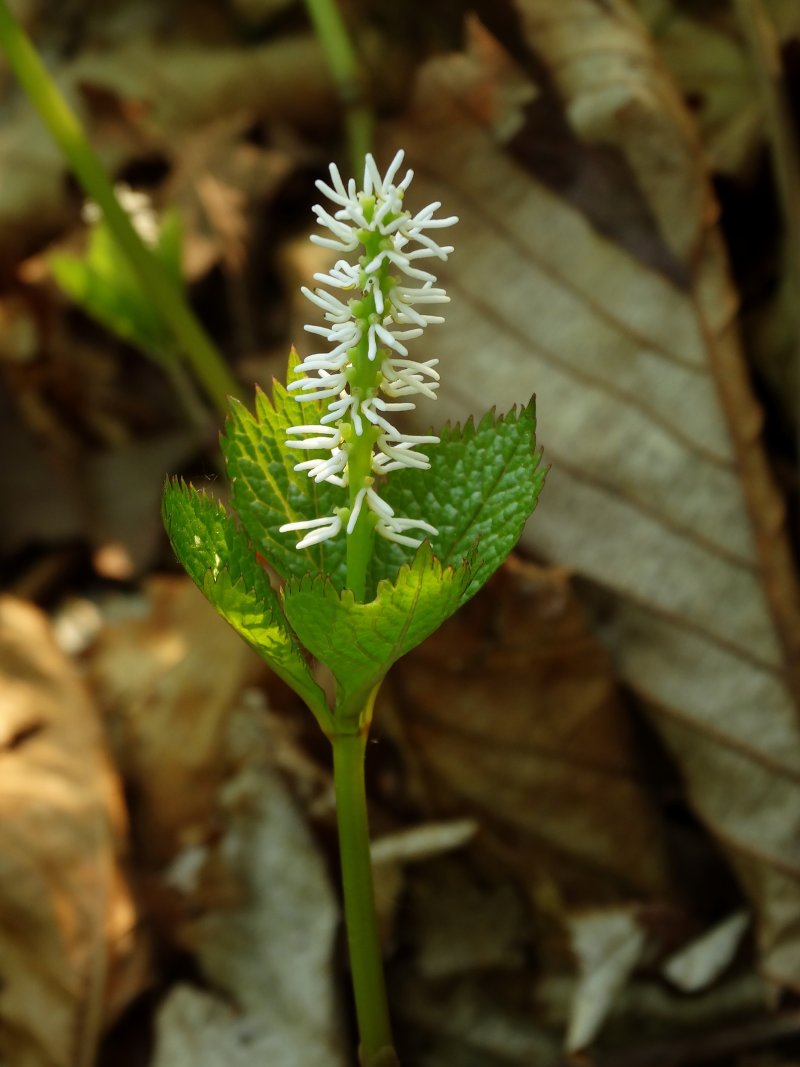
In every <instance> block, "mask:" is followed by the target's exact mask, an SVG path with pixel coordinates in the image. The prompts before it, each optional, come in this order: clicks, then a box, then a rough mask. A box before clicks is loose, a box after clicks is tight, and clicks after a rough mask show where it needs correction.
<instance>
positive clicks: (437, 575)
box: [282, 544, 470, 724]
mask: <svg viewBox="0 0 800 1067" xmlns="http://www.w3.org/2000/svg"><path fill="white" fill-rule="evenodd" d="M469 580H470V570H469V567H468V566H458V567H443V566H442V564H441V563H440V562H439V560H437V559H435V558H434V556H433V554H432V553H431V550H430V547H429V546H428V545H427V544H423V545H422V547H421V548H419V549H418V550H417V554H416V556H415V557H414V559H413V561H412V562H411V563H410V564H405V565H404V566H403V567H402V568H401V569H400V571H399V573H398V574H397V576H396V578H395V581H394V582H389V581H382V582H381V583H380V585H379V586H378V590H377V596H376V597H375V599H374V600H373V601H371V602H370V603H368V604H361V603H358V602H356V600H355V598H354V597H353V594H352V593H351V592H350V590H349V589H346V590H344V591H343V592H339V591H337V590H336V589H335V588H334V587H333V585H332V584H331V583H330V582H329V581H326V580H324V579H322V578H319V577H312V576H308V577H306V578H304V579H302V580H299V581H298V580H297V579H293V580H292V581H290V582H288V583H287V585H286V586H285V587H284V589H283V591H282V596H283V605H284V611H285V612H286V617H287V619H288V620H289V623H290V624H291V626H292V629H293V630H294V631H295V633H296V634H297V635H298V637H299V638H300V640H301V641H302V642H303V644H304V645H305V646H306V648H308V649H309V651H310V652H311V653H312V654H313V655H314V656H316V657H317V659H319V660H321V661H322V662H323V663H324V664H326V666H327V667H328V668H329V669H330V670H331V672H332V673H333V675H334V677H335V678H336V685H337V701H336V712H335V714H336V719H337V724H341V723H342V722H345V723H348V724H354V723H357V722H358V719H359V717H360V716H361V715H362V713H363V712H364V709H365V708H367V707H368V705H369V700H370V694H371V693H372V691H373V690H374V689H375V687H376V686H377V685H378V684H379V683H380V681H381V680H382V679H383V677H384V675H385V674H386V672H387V671H388V670H389V668H390V667H391V665H392V664H393V663H394V662H395V661H396V660H398V659H399V658H400V656H402V655H404V654H405V653H406V652H408V651H409V650H410V649H412V648H414V647H415V645H418V644H419V643H420V642H421V641H423V640H424V639H425V638H426V637H427V636H428V635H429V634H431V633H433V631H434V630H436V629H437V628H438V627H439V626H441V624H442V623H443V622H444V620H445V619H446V618H448V617H449V616H450V615H452V614H453V612H454V611H456V609H457V608H458V607H459V605H460V603H461V601H462V598H463V593H464V588H465V586H466V585H467V584H468V582H469Z"/></svg>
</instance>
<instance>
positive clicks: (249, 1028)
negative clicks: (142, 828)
mask: <svg viewBox="0 0 800 1067" xmlns="http://www.w3.org/2000/svg"><path fill="white" fill-rule="evenodd" d="M221 799H222V804H221V812H220V814H221V820H222V824H223V826H224V830H223V833H222V836H221V839H220V840H219V841H218V842H217V843H216V844H215V845H213V846H212V847H211V848H210V849H209V853H208V858H207V862H206V871H209V870H212V869H215V868H216V875H215V877H216V878H217V879H220V878H224V879H226V880H229V881H230V883H231V885H232V887H236V889H237V891H236V895H235V896H234V897H233V898H232V899H231V901H230V903H229V904H228V905H227V906H225V905H223V906H217V907H213V906H212V907H209V906H208V905H207V904H206V906H205V908H204V909H203V912H202V914H201V915H199V917H197V918H196V919H190V920H189V921H186V922H184V924H183V927H182V929H181V931H180V936H181V939H182V942H183V945H184V947H185V948H186V949H188V950H189V951H191V952H192V954H193V955H194V956H195V958H196V960H197V963H198V965H199V967H200V970H201V971H202V973H203V974H204V976H205V977H206V979H207V980H208V982H209V984H210V985H211V986H212V988H214V989H221V990H223V991H224V992H225V994H226V995H227V997H228V998H229V1000H230V1001H232V1003H233V1004H234V1005H235V1006H236V1012H235V1013H233V1012H231V1009H230V1005H223V1004H221V1003H220V1002H217V1004H216V1008H215V1010H212V1011H211V1013H210V1014H211V1018H210V1019H209V1020H208V1021H207V1022H206V1024H205V1025H204V1027H203V1028H201V1029H200V1030H199V1031H198V1030H196V1029H195V1027H194V1026H192V1027H188V1028H185V1027H177V1026H176V1025H175V1019H174V1012H175V1010H176V1005H175V998H178V999H180V1000H181V1003H183V1005H184V1009H186V1008H187V1007H191V1004H190V1003H188V1002H187V997H188V996H189V994H188V993H186V992H185V991H180V990H178V991H175V992H174V993H173V994H172V996H171V999H170V1001H169V1002H168V1005H167V1007H166V1008H165V1012H171V1013H172V1021H171V1023H170V1016H165V1014H164V1013H163V1012H162V1015H161V1019H160V1029H161V1035H160V1039H159V1042H158V1046H157V1051H156V1059H155V1065H156V1067H158V1065H162V1067H172V1065H173V1064H174V1063H180V1062H181V1061H183V1060H186V1062H192V1063H194V1062H198V1061H195V1060H192V1059H191V1054H192V1053H193V1052H194V1053H195V1054H196V1052H197V1047H198V1044H199V1043H202V1044H206V1043H207V1044H208V1048H206V1049H205V1051H204V1052H203V1053H202V1057H201V1059H200V1060H199V1062H200V1063H208V1064H209V1065H211V1064H219V1063H223V1062H224V1063H226V1064H227V1063H228V1062H233V1063H239V1062H241V1063H242V1064H244V1063H245V1062H247V1063H253V1062H263V1063H270V1064H276V1065H277V1064H286V1065H287V1067H288V1065H289V1064H291V1063H297V1062H300V1063H303V1064H304V1065H305V1064H308V1065H309V1067H311V1065H317V1064H318V1065H319V1067H327V1065H328V1064H330V1065H335V1064H344V1062H345V1059H344V1046H343V1040H342V1034H341V1029H340V1021H339V1020H340V1012H339V1006H338V998H337V996H336V986H335V975H334V970H333V960H334V949H335V944H336V937H337V934H338V929H339V909H338V904H337V902H336V899H335V896H334V893H333V889H332V887H331V884H330V881H329V879H328V875H327V872H326V870H325V864H324V861H323V859H322V856H321V855H320V852H319V849H318V846H317V844H316V843H315V841H314V840H313V838H312V836H311V834H310V831H309V829H308V825H307V823H306V822H305V819H304V817H303V816H302V815H301V814H300V812H299V811H298V810H297V808H296V807H295V805H294V803H293V802H292V800H291V798H290V797H289V794H288V792H287V790H286V787H285V786H284V785H283V784H282V783H281V781H280V779H279V778H278V777H277V776H276V775H275V773H274V772H272V771H270V769H269V766H268V764H264V763H261V765H258V763H256V762H254V764H253V765H252V766H250V767H248V768H245V769H243V770H242V771H240V772H239V773H238V774H237V775H235V776H233V777H232V778H231V780H230V781H228V782H227V783H226V785H225V787H224V790H223V795H222V798H221ZM188 899H189V900H190V901H192V902H193V903H192V907H191V908H190V909H189V910H190V911H192V912H196V911H197V910H198V904H199V906H200V907H201V908H202V892H201V893H193V894H190V895H189V897H188ZM196 999H197V1000H198V1002H200V998H196ZM200 1003H201V1002H200ZM208 1031H210V1033H208ZM204 1033H205V1034H206V1036H207V1037H208V1038H209V1040H208V1042H205V1041H203V1040H202V1039H203V1034H204ZM215 1034H216V1035H217V1037H216V1038H215V1037H214V1035H215ZM243 1034H245V1035H246V1036H244V1037H243ZM237 1042H238V1046H239V1051H238V1058H237V1056H234V1058H233V1059H232V1060H229V1059H227V1058H226V1057H222V1058H219V1057H220V1056H222V1052H221V1047H222V1044H224V1045H226V1046H229V1047H230V1048H231V1055H233V1054H234V1048H235V1044H236V1043H237ZM220 1043H221V1044H220ZM218 1045H219V1046H220V1047H217V1046H218ZM214 1051H216V1052H217V1053H218V1057H217V1058H216V1059H215V1058H214V1057H213V1055H212V1053H213V1052H214ZM187 1056H188V1057H189V1058H188V1059H187Z"/></svg>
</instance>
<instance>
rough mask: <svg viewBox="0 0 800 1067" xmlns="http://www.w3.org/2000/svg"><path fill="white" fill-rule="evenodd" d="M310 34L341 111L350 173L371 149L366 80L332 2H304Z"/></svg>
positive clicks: (361, 164) (356, 170) (357, 167)
mask: <svg viewBox="0 0 800 1067" xmlns="http://www.w3.org/2000/svg"><path fill="white" fill-rule="evenodd" d="M306 8H307V10H308V14H309V17H310V19H311V22H312V24H313V26H314V31H315V33H316V35H317V39H318V40H319V43H320V46H321V47H322V51H323V53H324V55H325V59H326V61H327V64H328V67H329V69H330V72H331V75H332V76H333V80H334V83H335V84H336V90H337V92H338V94H339V100H340V102H341V105H342V109H343V111H344V122H345V131H346V134H347V147H348V151H349V154H350V164H351V167H352V172H353V174H358V173H360V171H361V170H362V169H363V167H364V156H365V155H366V154H367V152H369V151H370V150H371V148H372V112H371V110H370V107H369V104H368V101H367V91H366V78H365V75H364V71H363V67H362V65H361V62H360V61H359V58H358V54H357V53H356V50H355V48H354V47H353V42H352V41H351V40H350V36H349V34H348V32H347V27H346V25H345V22H344V19H343V18H342V15H341V12H340V11H339V7H338V4H337V2H336V0H306Z"/></svg>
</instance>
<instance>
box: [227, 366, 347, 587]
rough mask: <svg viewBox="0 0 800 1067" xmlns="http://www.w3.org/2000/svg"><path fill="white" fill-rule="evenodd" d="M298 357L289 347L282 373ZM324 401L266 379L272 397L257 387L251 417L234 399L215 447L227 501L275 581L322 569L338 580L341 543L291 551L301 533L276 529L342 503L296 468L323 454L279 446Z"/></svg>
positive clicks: (315, 418)
mask: <svg viewBox="0 0 800 1067" xmlns="http://www.w3.org/2000/svg"><path fill="white" fill-rule="evenodd" d="M297 363H298V358H297V354H296V353H295V352H294V350H293V351H292V354H291V356H290V359H289V369H288V372H287V379H288V382H291V381H293V380H294V377H295V373H294V368H295V367H296V366H297ZM325 410H326V409H325V407H324V405H323V404H319V403H315V402H311V401H308V402H306V403H303V404H300V403H299V402H298V401H297V400H295V398H294V395H293V394H292V393H290V392H289V391H288V389H287V388H286V387H285V386H283V385H281V383H280V382H277V381H276V382H273V388H272V400H271V401H270V399H269V397H267V396H266V394H265V393H263V392H262V391H261V390H260V389H259V390H257V392H256V413H255V415H252V414H251V413H250V412H249V411H248V410H247V408H246V407H245V406H244V405H243V404H241V403H239V402H238V401H236V400H232V401H231V411H230V416H229V418H228V422H227V424H226V427H225V434H224V436H223V437H222V439H221V446H222V451H223V453H224V455H225V459H226V462H227V466H228V475H229V477H230V481H231V499H232V502H233V506H234V508H235V509H236V512H237V514H238V515H239V518H240V519H241V522H242V525H243V526H244V528H245V530H246V531H247V534H248V536H249V538H250V540H251V541H252V542H253V544H254V545H255V546H256V547H257V548H258V550H259V552H261V553H262V554H263V556H264V558H265V559H267V560H269V563H270V565H271V566H272V567H274V568H275V570H276V571H277V572H278V574H280V575H281V577H282V578H290V577H293V576H294V577H298V578H300V577H302V576H303V575H305V574H308V573H312V574H323V575H327V576H329V577H330V579H331V581H332V582H333V584H334V586H335V587H336V588H337V589H341V588H343V587H344V584H345V574H346V543H345V538H344V537H338V538H334V539H332V540H330V541H325V542H323V543H322V544H319V545H314V546H312V547H311V548H307V549H304V550H302V551H298V550H297V549H296V548H295V545H296V544H297V542H298V541H299V540H300V539H301V538H302V533H297V532H295V533H281V532H280V530H279V527H280V526H282V525H283V524H284V523H286V522H299V521H302V520H304V519H313V518H316V517H318V516H322V515H332V514H333V512H334V509H335V508H337V507H345V506H346V505H347V502H348V497H347V492H346V491H345V490H344V489H340V488H339V487H337V486H335V485H329V484H328V483H327V482H322V483H320V484H317V483H316V482H314V481H313V480H312V479H311V478H309V477H308V476H307V475H306V474H305V473H304V472H302V471H301V472H298V471H295V470H294V469H293V468H294V465H295V463H297V462H299V460H300V459H309V458H315V457H316V456H320V455H324V453H323V452H321V451H320V452H306V451H303V452H302V453H300V451H299V450H298V449H290V448H286V447H285V441H286V430H287V428H288V427H289V426H297V425H301V424H308V423H318V422H319V420H320V418H321V416H322V415H323V414H324V413H325Z"/></svg>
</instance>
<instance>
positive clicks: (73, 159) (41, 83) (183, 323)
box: [0, 0, 239, 413]
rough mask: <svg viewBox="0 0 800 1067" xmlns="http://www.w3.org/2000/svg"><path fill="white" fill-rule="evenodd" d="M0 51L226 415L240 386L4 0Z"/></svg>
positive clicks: (0, 6)
mask: <svg viewBox="0 0 800 1067" xmlns="http://www.w3.org/2000/svg"><path fill="white" fill-rule="evenodd" d="M0 46H2V50H3V51H4V52H5V55H6V59H7V60H8V63H9V65H10V67H11V69H12V70H13V71H14V74H15V75H16V76H17V78H18V80H19V82H20V84H21V86H22V88H23V89H24V90H25V93H26V94H27V96H28V98H29V100H30V101H31V103H32V104H33V106H34V107H35V108H36V110H37V111H38V113H39V117H40V118H41V119H42V121H43V122H44V124H45V126H46V127H47V129H48V130H49V132H50V134H51V135H52V137H53V139H54V140H55V141H56V143H57V144H58V146H59V148H60V149H61V151H62V152H63V153H64V155H65V157H66V158H67V160H68V161H69V163H70V165H71V167H72V169H73V170H74V172H75V175H76V177H77V178H78V180H79V181H80V183H81V185H82V186H83V189H84V191H85V192H86V194H87V195H88V196H89V197H91V198H92V200H94V202H95V203H96V204H97V206H98V207H99V208H100V210H101V211H102V213H103V218H104V219H105V221H106V223H107V225H108V227H109V229H110V230H111V232H112V234H113V235H114V239H115V240H116V242H117V243H118V245H119V247H120V248H121V249H122V251H123V252H124V254H125V255H126V256H127V258H128V261H129V262H130V264H131V267H132V268H133V270H134V271H135V273H136V276H137V278H138V280H139V284H140V285H141V286H142V289H143V290H144V291H145V293H147V295H148V297H149V298H150V299H151V300H152V302H153V304H154V305H155V306H156V308H158V310H159V312H160V313H161V315H162V316H163V318H164V321H165V322H166V323H168V324H169V326H170V327H171V329H172V331H173V334H174V336H175V339H176V342H177V345H178V347H179V348H180V350H181V351H182V352H183V353H184V354H185V356H186V358H187V360H188V361H189V362H190V364H191V365H192V369H193V370H194V373H195V374H196V375H197V379H198V381H199V382H200V384H201V385H202V387H203V390H204V392H205V393H206V395H207V396H208V398H209V399H210V400H211V401H212V402H213V403H214V404H215V406H216V407H217V408H218V409H219V410H220V411H222V412H223V413H226V412H227V407H228V405H227V396H228V395H229V394H232V395H234V396H235V395H236V394H237V393H238V391H239V387H238V384H237V382H236V380H235V379H234V378H233V377H232V375H231V374H230V372H229V371H228V368H227V367H226V365H225V363H224V361H223V359H222V357H221V356H220V354H219V353H218V352H217V349H216V348H215V346H214V344H213V343H212V341H211V340H210V339H209V337H208V336H207V334H206V333H205V331H204V330H203V328H202V326H201V325H200V323H199V322H198V321H197V319H196V318H195V316H194V314H193V313H192V311H191V309H190V308H189V306H188V304H187V303H186V302H185V300H184V299H183V296H182V294H181V293H180V292H179V291H178V289H177V287H176V285H175V283H174V282H173V280H172V278H171V277H170V276H169V275H168V273H167V272H166V271H165V270H164V269H163V267H162V265H161V263H160V262H159V261H158V260H157V259H156V258H155V257H154V256H153V255H152V254H151V253H150V251H149V250H148V249H147V248H146V247H145V245H144V244H143V242H142V240H141V238H140V237H139V235H138V234H137V233H136V231H135V230H134V228H133V226H132V225H131V222H130V219H129V218H128V216H127V215H126V213H125V212H124V211H123V209H122V208H121V207H120V206H119V203H118V202H117V198H116V196H115V195H114V190H113V188H112V186H111V182H110V181H109V179H108V177H107V175H106V173H105V170H104V169H103V166H102V164H101V163H100V161H99V159H98V158H97V156H96V155H95V153H94V151H93V150H92V148H91V145H90V144H89V142H88V140H87V138H86V135H85V133H84V131H83V128H82V126H81V124H80V122H79V121H78V118H77V116H76V115H75V114H74V112H73V111H72V110H71V109H70V107H69V105H68V104H67V102H66V100H65V99H64V97H63V96H62V95H61V93H60V92H59V90H58V88H57V86H56V84H55V82H54V81H53V79H52V78H51V77H50V75H49V73H48V72H47V69H46V67H45V66H44V64H43V63H42V61H41V59H40V58H39V55H38V53H37V52H36V49H35V48H34V47H33V44H32V43H31V41H30V40H29V38H28V37H27V35H26V34H25V32H24V31H23V29H22V27H21V26H20V25H19V23H18V22H17V20H16V19H15V18H14V15H13V14H12V12H11V10H10V8H9V7H8V4H7V3H6V0H0Z"/></svg>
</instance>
